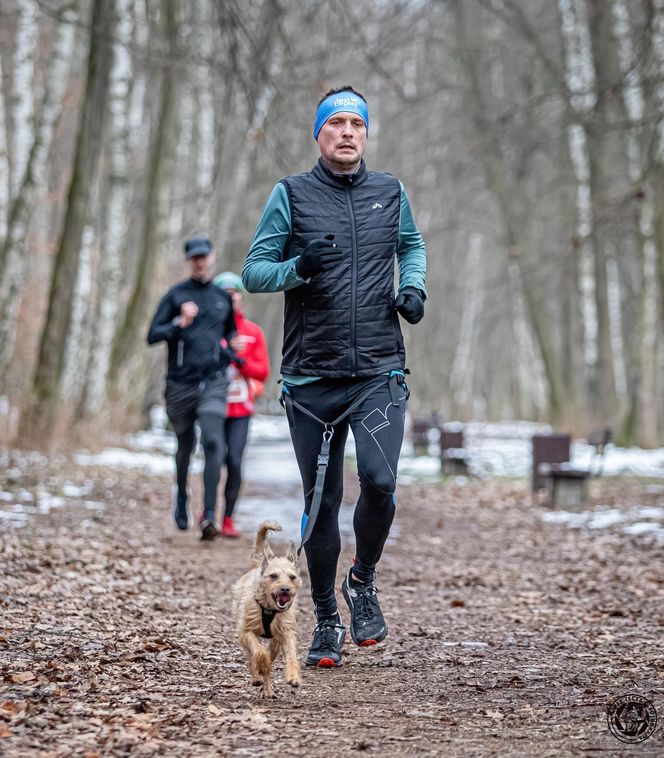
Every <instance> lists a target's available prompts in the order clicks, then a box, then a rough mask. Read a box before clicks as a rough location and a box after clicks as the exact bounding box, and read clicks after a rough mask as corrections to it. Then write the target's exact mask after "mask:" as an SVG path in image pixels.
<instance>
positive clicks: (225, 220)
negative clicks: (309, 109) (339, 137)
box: [216, 0, 283, 262]
mask: <svg viewBox="0 0 664 758" xmlns="http://www.w3.org/2000/svg"><path fill="white" fill-rule="evenodd" d="M264 12H265V14H266V16H265V20H264V24H265V28H264V32H263V34H262V35H261V36H262V37H263V39H264V40H265V44H266V45H267V47H266V49H265V50H264V51H262V52H263V55H264V58H263V60H262V61H259V66H260V67H261V68H262V70H259V72H258V74H259V76H260V77H261V79H260V80H259V81H260V85H259V88H258V94H257V96H256V99H255V101H254V103H253V107H252V110H251V114H250V120H249V128H248V129H247V131H246V133H245V135H244V138H243V139H242V143H241V145H240V148H239V150H238V152H237V155H236V158H235V165H234V171H233V178H232V180H231V182H230V187H229V188H228V190H227V194H226V202H225V203H224V206H223V210H222V215H221V219H220V220H219V223H218V225H217V231H216V247H217V252H218V253H219V258H220V260H221V261H224V262H225V260H226V259H225V255H224V253H225V248H226V245H227V243H228V236H229V232H230V228H231V223H232V221H233V219H234V218H235V215H236V213H237V209H238V207H239V204H240V202H241V199H242V198H243V197H244V194H245V191H246V188H247V183H248V181H249V168H250V165H251V157H252V155H253V151H254V149H255V145H256V137H257V135H258V134H259V133H260V132H261V130H262V129H263V125H264V123H265V119H266V118H267V114H268V111H269V109H270V104H271V103H272V98H273V97H274V94H275V84H274V80H275V78H276V76H277V74H278V73H279V71H280V70H281V66H282V62H283V49H282V43H281V38H280V36H279V34H278V33H277V31H276V27H277V26H278V24H279V20H280V16H281V14H282V13H283V10H282V9H281V7H280V6H279V5H278V3H277V2H276V1H275V0H266V2H265V11H264ZM261 64H262V65H261Z"/></svg>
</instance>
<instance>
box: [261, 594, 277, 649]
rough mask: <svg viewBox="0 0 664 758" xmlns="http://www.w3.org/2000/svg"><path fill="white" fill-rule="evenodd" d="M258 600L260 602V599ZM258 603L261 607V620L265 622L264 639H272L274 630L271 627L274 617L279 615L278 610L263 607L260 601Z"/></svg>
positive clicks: (262, 635)
mask: <svg viewBox="0 0 664 758" xmlns="http://www.w3.org/2000/svg"><path fill="white" fill-rule="evenodd" d="M256 602H257V603H258V600H257V601H256ZM258 605H260V608H261V621H262V622H263V634H261V637H262V638H263V639H264V640H271V639H272V630H271V629H270V627H271V626H272V622H273V621H274V617H275V616H276V615H277V611H275V610H274V609H273V608H263V606H262V605H261V604H260V603H258Z"/></svg>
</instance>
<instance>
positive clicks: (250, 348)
mask: <svg viewBox="0 0 664 758" xmlns="http://www.w3.org/2000/svg"><path fill="white" fill-rule="evenodd" d="M214 283H215V284H216V285H217V287H221V288H222V289H224V290H226V292H228V294H229V295H230V296H231V298H232V300H233V313H234V314H235V326H236V327H237V334H236V335H235V336H234V337H233V339H232V340H231V347H232V348H233V352H234V353H235V355H237V356H238V357H239V358H240V359H241V361H242V363H241V364H238V363H237V362H231V365H230V366H229V368H228V379H229V385H228V410H227V412H226V418H225V420H224V439H225V440H226V456H225V458H224V464H225V465H226V485H225V487H224V520H223V521H222V523H221V536H222V537H229V538H231V539H234V538H237V537H239V536H240V533H239V532H238V531H237V529H236V528H235V524H234V523H233V511H234V509H235V503H236V502H237V498H238V495H239V494H240V485H241V484H242V456H243V455H244V448H245V445H246V444H247V435H248V433H249V422H250V420H251V417H252V415H253V413H254V411H255V410H256V397H257V396H258V395H261V394H262V393H263V382H264V381H265V380H266V379H267V375H268V374H269V373H270V358H269V356H268V352H267V344H266V342H265V334H263V330H262V329H261V328H260V326H258V324H254V322H253V321H249V319H248V318H246V317H245V315H244V293H245V292H246V289H245V288H244V285H243V284H242V279H240V277H239V276H238V275H237V274H235V273H233V272H232V271H224V273H223V274H219V275H218V276H215V278H214Z"/></svg>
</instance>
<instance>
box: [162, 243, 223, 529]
mask: <svg viewBox="0 0 664 758" xmlns="http://www.w3.org/2000/svg"><path fill="white" fill-rule="evenodd" d="M185 255H186V257H187V260H188V261H189V264H190V266H191V278H190V279H187V280H186V281H184V282H180V283H179V284H176V285H175V286H173V287H171V289H170V290H168V292H167V293H166V294H165V295H164V297H163V298H162V300H161V302H160V303H159V307H158V308H157V312H156V313H155V315H154V318H153V319H152V324H151V325H150V331H149V332H148V342H149V344H151V345H153V344H154V343H156V342H160V341H162V340H165V341H166V342H167V343H168V372H167V374H166V393H165V397H166V412H167V413H168V418H169V419H170V421H171V423H172V425H173V429H174V431H175V433H176V435H177V438H178V450H177V453H176V456H175V462H176V467H177V492H176V495H175V502H174V507H173V519H174V521H175V523H176V525H177V526H178V528H180V529H183V530H184V529H187V528H188V526H189V510H188V494H187V473H188V471H189V460H190V458H191V453H192V450H193V448H194V441H195V437H194V425H195V422H196V421H198V424H199V426H200V429H201V438H202V442H203V450H204V453H205V469H204V472H203V482H204V487H205V496H204V504H203V513H202V515H201V519H200V526H201V539H206V540H209V539H213V538H214V537H215V536H216V535H217V534H218V531H219V530H218V527H217V525H216V523H215V511H216V503H217V486H218V484H219V476H220V471H221V463H222V461H223V457H224V437H223V424H221V423H219V421H220V417H221V418H223V417H224V416H225V415H226V390H227V385H228V382H227V379H226V368H227V366H228V363H229V358H230V355H231V353H230V351H229V350H227V349H225V348H224V347H223V345H222V342H226V343H227V342H230V339H231V337H232V336H233V335H234V334H235V331H236V330H235V320H234V318H233V304H232V301H231V298H230V296H229V294H228V293H227V292H225V291H224V290H221V289H220V288H219V287H217V286H216V285H215V284H213V282H212V280H211V278H210V273H211V270H212V266H213V265H214V258H215V256H214V251H213V249H212V243H211V242H210V240H208V239H205V238H195V239H191V240H188V241H187V242H186V243H185Z"/></svg>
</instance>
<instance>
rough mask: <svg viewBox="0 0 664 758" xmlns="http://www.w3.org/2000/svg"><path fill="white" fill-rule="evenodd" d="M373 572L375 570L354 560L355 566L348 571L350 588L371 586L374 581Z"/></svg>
mask: <svg viewBox="0 0 664 758" xmlns="http://www.w3.org/2000/svg"><path fill="white" fill-rule="evenodd" d="M375 572H376V569H375V568H373V567H370V566H365V565H364V564H362V563H361V562H360V561H358V560H357V559H355V564H354V565H353V567H352V568H351V571H350V585H351V587H362V586H364V585H367V584H371V583H372V582H373V580H374V574H375Z"/></svg>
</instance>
